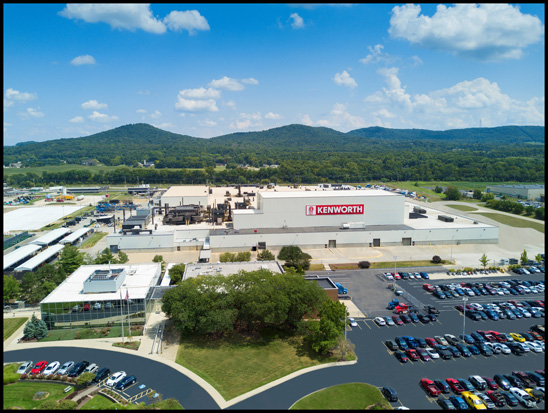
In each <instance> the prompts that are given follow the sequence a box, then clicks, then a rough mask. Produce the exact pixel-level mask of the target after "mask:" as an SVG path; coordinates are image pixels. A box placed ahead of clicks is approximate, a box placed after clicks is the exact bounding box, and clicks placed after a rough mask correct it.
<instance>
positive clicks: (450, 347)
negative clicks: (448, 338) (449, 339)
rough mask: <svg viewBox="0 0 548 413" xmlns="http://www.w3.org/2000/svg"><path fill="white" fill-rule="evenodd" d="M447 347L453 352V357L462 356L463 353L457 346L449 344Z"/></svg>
mask: <svg viewBox="0 0 548 413" xmlns="http://www.w3.org/2000/svg"><path fill="white" fill-rule="evenodd" d="M447 348H448V349H449V351H450V352H451V354H452V355H453V357H460V356H461V353H460V351H459V349H458V348H456V347H455V346H447Z"/></svg>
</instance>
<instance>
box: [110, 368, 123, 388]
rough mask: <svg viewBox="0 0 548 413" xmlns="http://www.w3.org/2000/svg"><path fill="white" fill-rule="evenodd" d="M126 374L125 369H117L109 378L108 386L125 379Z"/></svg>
mask: <svg viewBox="0 0 548 413" xmlns="http://www.w3.org/2000/svg"><path fill="white" fill-rule="evenodd" d="M126 376H127V374H126V372H125V371H117V372H116V373H114V374H113V375H112V376H111V377H110V378H109V379H108V380H107V386H110V387H113V386H115V385H116V384H118V383H119V382H120V380H122V379H124V378H125V377H126Z"/></svg>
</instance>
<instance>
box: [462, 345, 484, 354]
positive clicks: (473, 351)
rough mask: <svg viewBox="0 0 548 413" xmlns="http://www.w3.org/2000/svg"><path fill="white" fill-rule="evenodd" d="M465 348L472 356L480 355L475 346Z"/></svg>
mask: <svg viewBox="0 0 548 413" xmlns="http://www.w3.org/2000/svg"><path fill="white" fill-rule="evenodd" d="M466 347H468V350H470V353H472V354H473V355H474V356H477V355H478V354H481V351H479V348H478V346H476V345H475V344H468V345H467V346H466Z"/></svg>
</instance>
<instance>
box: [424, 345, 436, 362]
mask: <svg viewBox="0 0 548 413" xmlns="http://www.w3.org/2000/svg"><path fill="white" fill-rule="evenodd" d="M424 351H426V352H427V353H428V355H429V356H430V358H431V359H432V360H434V359H439V358H440V355H439V354H438V352H437V351H436V350H434V349H433V348H432V347H426V348H425V349H424Z"/></svg>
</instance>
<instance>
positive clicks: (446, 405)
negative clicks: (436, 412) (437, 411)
mask: <svg viewBox="0 0 548 413" xmlns="http://www.w3.org/2000/svg"><path fill="white" fill-rule="evenodd" d="M438 404H439V405H440V407H441V408H442V409H443V410H457V408H456V407H455V406H454V405H453V403H451V402H450V401H449V400H447V399H439V400H438Z"/></svg>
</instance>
